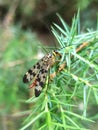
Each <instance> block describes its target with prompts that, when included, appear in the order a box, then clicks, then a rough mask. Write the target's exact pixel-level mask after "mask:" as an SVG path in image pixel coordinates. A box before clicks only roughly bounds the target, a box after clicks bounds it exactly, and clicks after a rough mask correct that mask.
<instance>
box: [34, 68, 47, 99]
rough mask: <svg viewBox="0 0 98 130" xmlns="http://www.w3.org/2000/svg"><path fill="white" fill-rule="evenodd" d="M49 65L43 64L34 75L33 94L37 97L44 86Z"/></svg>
mask: <svg viewBox="0 0 98 130" xmlns="http://www.w3.org/2000/svg"><path fill="white" fill-rule="evenodd" d="M48 70H49V66H43V67H42V68H41V69H40V71H39V74H38V75H37V77H36V86H35V96H36V97H38V96H39V95H40V93H41V91H42V88H43V87H44V84H45V81H46V77H47V74H48Z"/></svg>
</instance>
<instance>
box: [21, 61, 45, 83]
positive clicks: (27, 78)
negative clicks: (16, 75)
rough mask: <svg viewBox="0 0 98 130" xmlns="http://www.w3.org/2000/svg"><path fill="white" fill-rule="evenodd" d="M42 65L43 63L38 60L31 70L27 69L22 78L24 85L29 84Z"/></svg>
mask: <svg viewBox="0 0 98 130" xmlns="http://www.w3.org/2000/svg"><path fill="white" fill-rule="evenodd" d="M42 65H43V61H42V60H40V61H39V62H37V63H36V64H35V65H34V66H33V67H32V68H31V69H29V70H28V72H27V73H26V74H25V75H24V77H23V82H24V83H28V82H30V81H31V80H32V79H33V78H34V77H35V76H36V75H37V74H38V72H39V70H40V68H41V66H42Z"/></svg>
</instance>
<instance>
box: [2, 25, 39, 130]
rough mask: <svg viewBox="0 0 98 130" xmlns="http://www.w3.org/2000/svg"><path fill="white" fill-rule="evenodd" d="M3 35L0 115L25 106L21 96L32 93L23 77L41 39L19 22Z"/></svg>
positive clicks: (32, 60) (8, 113)
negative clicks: (22, 27) (18, 24)
mask: <svg viewBox="0 0 98 130" xmlns="http://www.w3.org/2000/svg"><path fill="white" fill-rule="evenodd" d="M0 35H1V36H2V37H0V115H5V114H6V115H7V116H11V114H12V113H14V112H15V111H17V112H18V111H19V112H20V111H21V110H22V111H23V109H24V110H25V107H24V106H26V105H23V104H22V102H21V100H24V99H26V98H27V97H29V96H30V95H29V93H28V86H27V87H26V85H24V84H23V81H22V78H23V75H24V74H25V73H26V71H27V69H28V68H29V67H32V66H33V64H34V63H35V60H34V59H36V58H37V55H38V48H40V47H38V46H40V42H39V41H38V40H37V38H36V35H35V34H34V33H31V31H29V30H28V31H26V32H24V31H22V30H21V29H20V27H18V26H17V27H12V28H10V30H4V31H3V29H2V30H0ZM0 122H1V125H0V126H2V121H0ZM0 129H3V128H1V127H0Z"/></svg>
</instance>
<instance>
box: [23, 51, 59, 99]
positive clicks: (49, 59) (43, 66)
mask: <svg viewBox="0 0 98 130" xmlns="http://www.w3.org/2000/svg"><path fill="white" fill-rule="evenodd" d="M57 55H59V56H60V54H59V53H58V51H53V52H52V53H48V54H47V55H45V56H44V57H43V58H42V59H41V60H39V61H38V62H37V63H36V64H35V65H34V66H33V67H32V68H31V69H29V70H28V72H27V73H26V74H25V75H24V77H23V82H24V83H27V82H30V81H31V80H32V79H33V83H32V84H31V85H30V88H32V87H35V96H36V97H38V96H39V95H40V94H41V91H42V88H43V87H44V84H45V81H46V77H47V74H48V71H49V69H50V68H51V67H52V66H53V65H54V64H55V62H56V58H55V57H56V56H57Z"/></svg>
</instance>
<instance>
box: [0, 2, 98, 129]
mask: <svg viewBox="0 0 98 130" xmlns="http://www.w3.org/2000/svg"><path fill="white" fill-rule="evenodd" d="M78 9H80V23H81V31H83V32H85V30H86V29H87V28H90V29H93V30H94V29H96V24H97V16H98V15H97V14H98V0H5V1H4V0H0V130H18V129H19V128H21V124H22V122H23V121H24V119H25V118H26V116H28V115H29V113H30V111H25V110H29V109H30V107H31V106H30V105H28V104H25V103H24V101H25V100H26V99H28V98H29V97H31V96H32V92H29V91H28V88H27V86H28V85H25V84H23V82H22V78H23V75H24V74H25V72H26V71H27V70H28V68H30V67H32V66H33V64H34V63H35V62H36V61H37V59H40V58H41V56H42V55H43V51H42V46H50V47H53V46H54V47H57V41H56V40H55V38H54V36H53V34H52V32H51V26H52V25H53V23H56V24H59V25H60V21H59V20H58V17H57V15H56V13H59V14H60V15H61V16H62V17H63V19H64V21H65V22H66V23H67V24H68V25H71V23H72V17H73V16H74V14H76V13H77V11H78ZM23 111H25V113H24V112H23ZM91 111H92V110H91ZM96 124H97V123H96ZM96 124H95V126H91V129H92V130H95V129H96V130H97V129H98V127H96ZM95 127H96V128H95Z"/></svg>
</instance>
